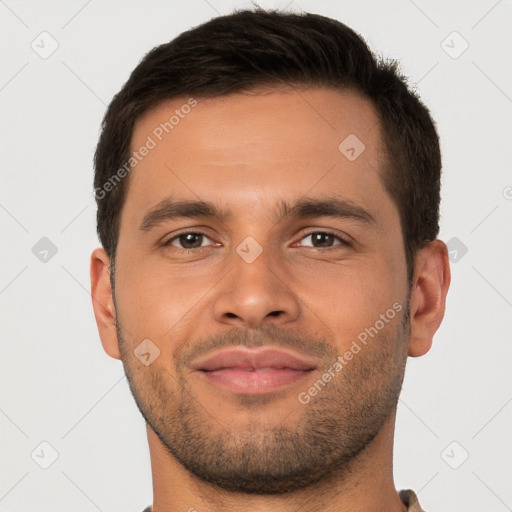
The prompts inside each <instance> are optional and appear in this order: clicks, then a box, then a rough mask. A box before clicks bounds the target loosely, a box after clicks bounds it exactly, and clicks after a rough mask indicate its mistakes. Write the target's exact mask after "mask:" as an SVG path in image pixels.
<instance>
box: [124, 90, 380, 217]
mask: <svg viewBox="0 0 512 512" xmlns="http://www.w3.org/2000/svg"><path fill="white" fill-rule="evenodd" d="M144 147H147V148H150V149H149V150H144V151H141V150H142V148H144ZM131 150H132V152H138V153H142V152H144V154H145V156H143V157H142V158H140V159H139V160H137V162H136V165H135V166H134V167H133V169H132V171H131V173H130V178H129V187H128V192H127V198H126V202H125V208H126V209H127V214H128V215H133V219H132V220H134V221H135V220H136V217H137V215H138V217H139V218H140V216H143V215H144V212H145V211H146V210H147V209H148V208H149V207H151V206H153V205H154V204H156V203H158V202H159V201H160V200H162V199H163V198H164V197H166V196H168V195H173V196H179V197H183V198H190V199H198V198H200V199H203V200H210V201H217V202H218V203H219V204H226V203H229V204H234V205H235V207H236V206H237V205H238V206H240V207H241V208H244V209H245V210H247V209H248V207H250V206H251V207H257V206H258V205H262V204H265V203H267V202H270V201H272V200H273V199H277V198H278V197H279V198H295V199H296V198H299V197H302V196H304V195H316V196H318V195H322V194H325V193H327V192H329V193H332V192H335V193H339V194H341V195H343V196H345V197H347V199H350V200H353V201H355V202H359V203H363V204H368V203H371V202H372V198H373V200H374V201H375V199H376V198H377V199H378V198H379V197H382V195H383V194H384V189H383V185H382V181H381V179H380V174H381V172H382V171H381V170H382V168H383V166H384V162H385V156H384V146H383V140H382V136H381V130H380V123H379V121H378V117H377V114H376V112H375V108H374V106H373V104H372V103H371V102H370V101H369V100H367V99H366V98H364V97H362V96H361V95H359V94H357V93H355V92H349V91H338V90H333V89H328V88H313V89H291V88H289V89H279V90H278V89H267V90H264V89H260V90H253V91H248V92H245V93H241V94H240V93H238V94H230V95H226V96H222V97H218V98H200V97H197V98H191V97H189V96H182V97H179V98H174V99H172V100H168V101H165V102H162V103H161V104H159V105H158V106H156V107H155V108H153V109H151V110H150V111H148V112H146V113H145V114H144V115H143V116H142V117H141V118H140V119H139V120H138V121H137V122H136V124H135V129H134V132H133V135H132V141H131ZM123 215H124V213H123Z"/></svg>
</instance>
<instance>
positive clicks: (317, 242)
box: [301, 231, 349, 249]
mask: <svg viewBox="0 0 512 512" xmlns="http://www.w3.org/2000/svg"><path fill="white" fill-rule="evenodd" d="M308 238H310V239H311V243H310V244H301V245H302V246H303V247H314V248H316V249H322V248H329V247H333V246H335V245H349V243H348V242H347V241H345V240H343V238H341V237H339V236H337V235H335V234H333V233H329V232H327V231H313V232H311V233H309V234H307V235H306V236H304V237H302V238H301V240H306V239H308ZM336 241H338V243H336Z"/></svg>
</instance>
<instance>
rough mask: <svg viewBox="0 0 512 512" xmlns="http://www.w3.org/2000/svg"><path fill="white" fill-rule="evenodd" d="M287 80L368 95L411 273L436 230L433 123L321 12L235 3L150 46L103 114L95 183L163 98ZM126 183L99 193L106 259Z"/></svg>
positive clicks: (393, 76)
mask: <svg viewBox="0 0 512 512" xmlns="http://www.w3.org/2000/svg"><path fill="white" fill-rule="evenodd" d="M287 84H288V85H290V84H293V85H298V86H307V87H311V86H326V87H331V88H336V89H340V90H355V91H358V92H359V93H361V94H363V96H365V97H367V98H368V99H369V100H371V101H372V103H373V105H374V106H375V108H376V110H377V113H378V115H379V118H380V121H381V123H382V133H383V135H384V140H385V144H386V148H384V149H385V150H386V153H387V155H388V160H389V162H388V165H387V166H386V169H384V170H383V172H382V179H383V183H384V186H385V188H386V190H387V191H388V193H389V194H390V195H391V197H392V198H393V200H394V201H395V203H396V205H397V207H398V210H399V213H400V218H401V224H402V231H403V235H404V248H405V255H406V259H407V268H408V275H409V280H410V279H411V278H412V271H413V263H414V257H415V254H416V251H417V250H418V249H419V248H421V247H423V246H425V245H426V244H427V243H429V242H431V241H432V240H434V239H435V238H436V237H437V234H438V231H439V203H440V175H441V154H440V148H439V138H438V135H437V132H436V128H435V124H434V121H433V120H432V118H431V116H430V113H429V111H428V109H427V108H426V107H425V105H424V104H423V103H422V102H421V101H420V99H419V97H418V96H417V95H416V93H415V92H414V91H412V90H411V89H410V88H409V87H408V85H407V80H406V78H405V77H404V76H402V75H401V74H400V73H399V71H398V63H397V61H393V60H384V59H382V58H377V57H376V56H375V55H374V54H373V53H372V52H371V51H370V49H369V48H368V46H367V45H366V43H365V41H364V40H363V39H362V38H361V37H360V36H359V35H358V34H356V33H355V32H354V31H353V30H352V29H350V28H349V27H347V26H346V25H344V24H343V23H341V22H339V21H337V20H334V19H331V18H327V17H325V16H321V15H318V14H310V13H304V14H292V13H282V12H278V11H270V10H264V9H261V8H256V9H255V10H243V11H235V12H234V13H233V14H230V15H227V16H220V17H217V18H214V19H212V20H210V21H208V22H206V23H204V24H202V25H199V26H197V27H195V28H193V29H191V30H188V31H186V32H184V33H182V34H180V35H179V36H178V37H176V38H175V39H173V40H172V41H170V42H169V43H166V44H163V45H160V46H158V47H156V48H154V49H153V50H151V51H150V52H149V53H148V54H147V55H146V56H145V57H144V58H143V59H142V61H141V62H140V63H139V64H138V66H137V67H136V68H135V69H134V71H133V72H132V74H131V76H130V78H129V79H128V81H127V82H126V83H125V85H124V86H123V87H122V89H121V90H120V91H119V93H118V94H116V95H115V97H114V98H113V100H112V102H111V103H110V105H109V107H108V109H107V112H106V114H105V117H104V119H103V123H102V132H101V135H100V139H99V142H98V146H97V148H96V153H95V156H94V167H95V176H94V187H95V191H98V190H101V191H103V192H104V190H103V188H102V187H103V185H104V184H105V183H106V182H108V181H109V180H111V179H112V177H113V176H114V175H115V173H116V172H117V171H118V170H119V169H120V168H121V167H122V166H123V165H125V164H126V162H128V160H129V158H130V144H131V138H132V132H133V128H134V125H135V122H136V121H137V120H138V119H139V118H140V116H141V115H142V114H143V113H145V112H146V111H148V110H149V109H150V108H152V107H154V106H156V105H157V104H159V103H160V102H162V101H164V100H168V99H172V98H174V97H178V96H183V95H193V96H195V97H210V98H211V97H218V96H223V95H227V94H230V93H235V92H241V91H246V90H249V89H253V88H256V87H258V86H273V85H275V86H278V85H287ZM128 181H129V180H128V177H127V178H125V179H122V180H119V182H118V183H116V186H114V187H112V189H111V190H110V191H109V192H108V193H104V194H102V196H103V197H99V196H98V195H96V200H97V205H98V212H97V230H98V235H99V238H100V241H101V243H102V245H103V247H104V249H105V250H106V252H107V254H108V255H109V257H110V258H111V262H112V263H111V264H112V265H113V261H114V260H115V254H116V248H117V242H118V238H119V227H120V217H121V210H122V208H123V204H124V200H125V197H126V192H127V187H128Z"/></svg>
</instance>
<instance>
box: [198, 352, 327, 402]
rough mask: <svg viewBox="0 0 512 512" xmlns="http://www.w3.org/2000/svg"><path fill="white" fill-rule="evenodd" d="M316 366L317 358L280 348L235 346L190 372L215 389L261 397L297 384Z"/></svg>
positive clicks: (201, 362) (208, 359)
mask: <svg viewBox="0 0 512 512" xmlns="http://www.w3.org/2000/svg"><path fill="white" fill-rule="evenodd" d="M317 365H318V361H317V360H316V358H312V357H308V356H303V355H299V354H295V353H292V352H289V351H283V350H281V349H276V348H270V347H260V348H258V349H252V350H250V349H247V348H242V347H238V348H232V349H225V350H221V351H219V352H216V353H214V354H213V355H208V356H206V357H204V358H201V359H199V360H197V361H195V362H194V364H193V365H192V369H193V370H195V371H197V372H198V373H199V374H200V375H201V376H202V378H204V379H205V380H206V381H207V382H208V383H209V384H211V385H213V386H215V387H219V388H221V389H224V390H226V391H229V392H231V393H238V394H252V395H261V394H265V393H270V392H272V391H276V390H278V389H280V388H282V387H285V386H290V385H292V384H294V383H297V382H298V381H300V380H302V379H304V378H306V377H307V376H309V375H310V373H311V372H312V371H314V370H315V369H316V368H317Z"/></svg>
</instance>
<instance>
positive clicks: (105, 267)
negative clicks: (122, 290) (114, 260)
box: [91, 248, 121, 359]
mask: <svg viewBox="0 0 512 512" xmlns="http://www.w3.org/2000/svg"><path fill="white" fill-rule="evenodd" d="M109 264H110V259H109V257H108V255H107V253H106V252H105V250H104V249H102V248H98V249H95V250H94V251H93V253H92V254H91V297H92V307H93V309H94V316H95V317H96V324H97V326H98V332H99V335H100V339H101V344H102V345H103V349H104V350H105V352H106V353H107V354H108V355H109V356H110V357H113V358H114V359H121V354H120V351H119V343H118V339H117V332H116V324H115V321H116V311H115V307H114V300H113V298H112V286H111V285H110V272H109Z"/></svg>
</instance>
